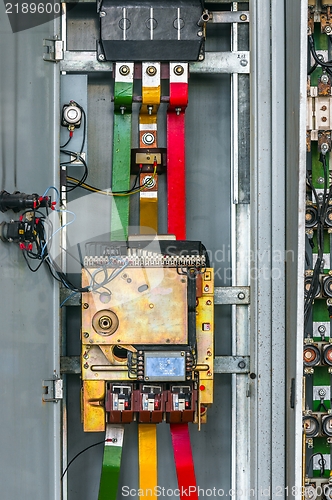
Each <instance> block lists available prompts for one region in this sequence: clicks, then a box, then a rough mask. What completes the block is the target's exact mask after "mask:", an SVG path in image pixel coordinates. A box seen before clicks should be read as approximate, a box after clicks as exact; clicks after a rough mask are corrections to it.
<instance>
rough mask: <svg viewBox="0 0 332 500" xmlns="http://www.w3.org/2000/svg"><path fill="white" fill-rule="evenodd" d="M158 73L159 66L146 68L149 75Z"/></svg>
mask: <svg viewBox="0 0 332 500" xmlns="http://www.w3.org/2000/svg"><path fill="white" fill-rule="evenodd" d="M156 73H157V68H156V67H155V66H148V67H147V68H146V74H147V75H149V76H154V75H155V74H156Z"/></svg>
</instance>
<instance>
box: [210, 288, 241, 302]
mask: <svg viewBox="0 0 332 500" xmlns="http://www.w3.org/2000/svg"><path fill="white" fill-rule="evenodd" d="M214 303H215V304H231V305H248V304H250V287H249V286H218V287H215V288H214Z"/></svg>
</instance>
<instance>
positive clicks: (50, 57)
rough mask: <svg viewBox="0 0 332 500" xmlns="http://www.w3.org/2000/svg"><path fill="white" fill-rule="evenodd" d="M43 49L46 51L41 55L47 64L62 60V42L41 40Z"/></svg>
mask: <svg viewBox="0 0 332 500" xmlns="http://www.w3.org/2000/svg"><path fill="white" fill-rule="evenodd" d="M43 47H46V51H45V52H44V54H43V59H44V61H48V62H55V63H56V62H58V61H62V59H63V56H64V54H63V40H58V39H56V38H45V39H44V40H43Z"/></svg>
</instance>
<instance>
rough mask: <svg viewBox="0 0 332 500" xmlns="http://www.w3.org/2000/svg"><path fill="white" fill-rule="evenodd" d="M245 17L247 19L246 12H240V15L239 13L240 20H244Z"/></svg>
mask: <svg viewBox="0 0 332 500" xmlns="http://www.w3.org/2000/svg"><path fill="white" fill-rule="evenodd" d="M247 19H248V18H247V16H246V14H241V15H240V20H241V21H246V20H247Z"/></svg>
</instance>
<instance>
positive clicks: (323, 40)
mask: <svg viewBox="0 0 332 500" xmlns="http://www.w3.org/2000/svg"><path fill="white" fill-rule="evenodd" d="M314 39H315V49H316V50H328V37H327V36H326V35H325V33H321V31H320V23H315V34H314ZM309 60H311V58H310V59H309ZM321 75H322V68H321V67H319V66H318V68H317V69H316V70H315V71H314V72H313V73H312V75H311V77H310V83H311V86H312V87H317V83H318V78H320V77H321Z"/></svg>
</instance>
